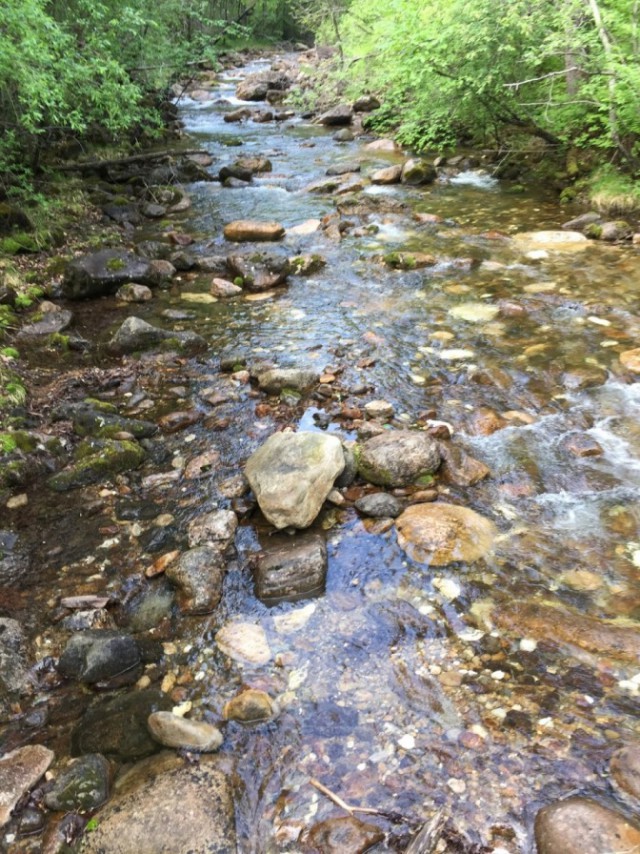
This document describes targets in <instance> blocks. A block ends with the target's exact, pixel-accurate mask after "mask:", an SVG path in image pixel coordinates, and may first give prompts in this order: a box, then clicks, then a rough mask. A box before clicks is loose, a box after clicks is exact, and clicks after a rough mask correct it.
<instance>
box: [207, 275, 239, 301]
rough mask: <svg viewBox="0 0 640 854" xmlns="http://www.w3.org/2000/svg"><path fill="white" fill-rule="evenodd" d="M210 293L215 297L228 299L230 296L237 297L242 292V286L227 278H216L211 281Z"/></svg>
mask: <svg viewBox="0 0 640 854" xmlns="http://www.w3.org/2000/svg"><path fill="white" fill-rule="evenodd" d="M209 293H210V294H211V295H212V296H214V297H220V299H228V298H229V297H236V296H238V294H241V293H242V288H241V287H240V286H239V285H234V284H233V282H228V281H227V280H226V279H218V278H215V279H213V281H212V282H211V287H210V288H209Z"/></svg>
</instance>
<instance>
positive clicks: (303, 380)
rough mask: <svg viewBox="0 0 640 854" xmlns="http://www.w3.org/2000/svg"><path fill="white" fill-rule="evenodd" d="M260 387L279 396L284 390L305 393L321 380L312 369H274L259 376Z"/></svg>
mask: <svg viewBox="0 0 640 854" xmlns="http://www.w3.org/2000/svg"><path fill="white" fill-rule="evenodd" d="M257 379H258V385H259V387H260V388H261V389H262V391H266V392H267V394H279V393H280V392H281V391H283V390H284V389H294V390H295V391H299V392H305V391H308V390H309V389H310V388H311V387H312V386H314V385H315V384H316V383H317V382H318V381H319V379H320V374H319V373H318V372H317V371H314V370H313V369H311V368H273V369H271V370H268V371H264V372H263V373H260V374H258V377H257Z"/></svg>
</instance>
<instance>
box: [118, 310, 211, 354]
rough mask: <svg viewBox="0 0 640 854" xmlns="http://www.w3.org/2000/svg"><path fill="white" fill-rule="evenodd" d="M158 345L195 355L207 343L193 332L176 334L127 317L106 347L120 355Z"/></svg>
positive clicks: (137, 318)
mask: <svg viewBox="0 0 640 854" xmlns="http://www.w3.org/2000/svg"><path fill="white" fill-rule="evenodd" d="M159 344H162V345H164V346H168V347H170V348H175V349H177V350H182V351H185V352H190V353H195V352H198V351H200V350H206V348H207V342H206V341H205V339H204V338H202V336H200V335H197V334H196V333H195V332H191V331H186V332H176V331H173V330H169V329H161V328H160V327H158V326H152V325H151V324H150V323H147V322H146V321H145V320H141V319H140V318H139V317H128V318H127V319H126V320H125V321H124V322H123V323H122V325H121V326H120V328H119V329H118V330H117V331H116V332H115V333H114V334H113V337H112V338H111V340H110V341H109V343H108V345H107V347H108V349H109V352H111V353H114V354H117V355H120V354H123V353H135V352H136V351H138V350H149V349H150V348H152V347H157V346H158V345H159Z"/></svg>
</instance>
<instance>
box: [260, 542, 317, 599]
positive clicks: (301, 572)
mask: <svg viewBox="0 0 640 854" xmlns="http://www.w3.org/2000/svg"><path fill="white" fill-rule="evenodd" d="M326 576H327V546H326V543H325V539H324V536H323V535H322V534H318V533H309V534H299V535H297V536H296V537H295V538H293V539H292V538H291V537H287V536H278V535H276V536H273V537H270V538H269V542H268V544H267V546H266V548H265V549H264V551H263V552H262V553H261V554H260V557H259V558H258V566H257V568H256V572H255V585H256V596H257V597H258V599H260V600H262V601H263V602H265V603H266V604H267V605H276V604H278V603H279V602H297V601H298V600H300V599H308V598H309V597H311V596H319V595H322V593H324V588H325V579H326Z"/></svg>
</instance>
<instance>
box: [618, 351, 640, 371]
mask: <svg viewBox="0 0 640 854" xmlns="http://www.w3.org/2000/svg"><path fill="white" fill-rule="evenodd" d="M619 358H620V364H621V365H622V367H623V368H625V369H626V370H627V371H631V373H632V374H640V348H638V349H635V350H625V351H624V352H623V353H620V357H619Z"/></svg>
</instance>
